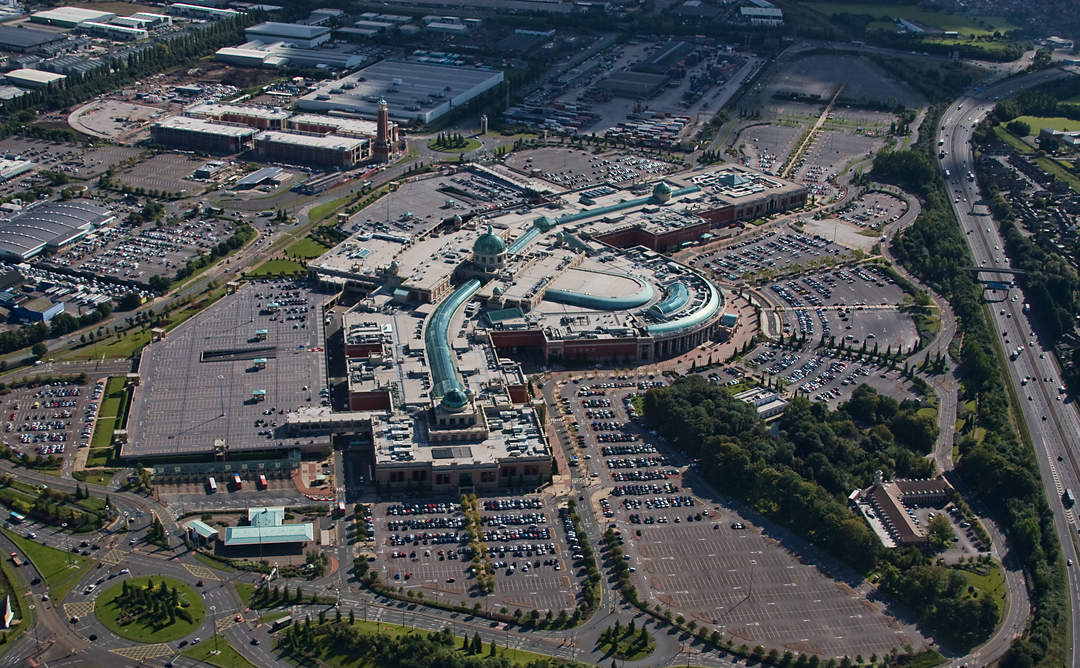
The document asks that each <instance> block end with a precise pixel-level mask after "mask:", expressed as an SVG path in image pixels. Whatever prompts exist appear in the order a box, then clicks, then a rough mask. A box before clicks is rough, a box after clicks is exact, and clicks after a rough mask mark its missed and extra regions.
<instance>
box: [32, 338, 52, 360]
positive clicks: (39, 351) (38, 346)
mask: <svg viewBox="0 0 1080 668" xmlns="http://www.w3.org/2000/svg"><path fill="white" fill-rule="evenodd" d="M30 352H31V353H32V354H33V355H34V357H42V356H43V355H44V354H45V353H47V352H49V347H48V346H47V345H45V342H44V341H38V342H37V343H35V344H34V345H33V346H31V347H30Z"/></svg>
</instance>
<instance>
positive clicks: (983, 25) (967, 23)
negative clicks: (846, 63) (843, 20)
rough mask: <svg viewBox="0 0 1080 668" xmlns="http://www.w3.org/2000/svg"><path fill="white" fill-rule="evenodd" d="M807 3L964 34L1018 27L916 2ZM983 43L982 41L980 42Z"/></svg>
mask: <svg viewBox="0 0 1080 668" xmlns="http://www.w3.org/2000/svg"><path fill="white" fill-rule="evenodd" d="M803 5H804V6H806V7H809V8H810V9H813V10H814V11H816V12H818V13H819V14H823V15H825V16H832V15H833V14H865V15H867V16H872V17H874V18H875V19H878V20H879V21H885V22H887V21H889V20H890V19H907V20H908V21H915V22H916V23H922V24H925V25H928V26H933V27H935V28H938V29H939V30H955V31H956V32H958V33H960V34H961V35H963V36H965V37H966V36H968V35H976V36H979V35H988V34H989V35H992V34H994V31H1000V32H1005V31H1008V30H1016V28H1017V27H1016V26H1014V25H1013V24H1011V23H1009V21H1008V20H1007V19H1005V18H1002V17H1000V16H967V15H964V14H947V13H945V12H937V11H932V10H926V9H920V8H919V7H916V6H914V5H890V4H882V3H876V2H865V3H861V2H855V3H847V2H804V3H803ZM886 26H888V27H890V28H891V24H886V23H872V24H871V25H870V27H872V28H885V27H886ZM981 45H983V44H981Z"/></svg>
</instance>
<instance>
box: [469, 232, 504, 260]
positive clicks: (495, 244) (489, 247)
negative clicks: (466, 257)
mask: <svg viewBox="0 0 1080 668" xmlns="http://www.w3.org/2000/svg"><path fill="white" fill-rule="evenodd" d="M472 249H473V253H475V254H477V255H501V254H502V253H505V252H506V242H505V241H503V240H502V238H501V237H500V236H499V235H497V234H495V232H494V231H493V230H492V228H491V225H488V228H487V232H485V233H484V234H481V235H480V238H479V239H477V240H476V243H474V244H473V247H472Z"/></svg>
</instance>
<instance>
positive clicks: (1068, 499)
mask: <svg viewBox="0 0 1080 668" xmlns="http://www.w3.org/2000/svg"><path fill="white" fill-rule="evenodd" d="M1061 502H1062V503H1064V504H1065V507H1066V508H1072V507H1073V505H1074V504H1075V503H1076V499H1075V498H1073V493H1072V490H1071V489H1068V488H1066V489H1065V493H1064V494H1062V495H1061Z"/></svg>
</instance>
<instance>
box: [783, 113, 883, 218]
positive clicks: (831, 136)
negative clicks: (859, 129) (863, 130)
mask: <svg viewBox="0 0 1080 668" xmlns="http://www.w3.org/2000/svg"><path fill="white" fill-rule="evenodd" d="M884 145H885V140H884V139H883V138H879V137H872V136H867V135H864V134H858V133H855V132H839V131H829V130H821V131H819V132H817V133H816V134H815V135H814V137H813V139H811V141H810V146H809V148H807V150H806V153H805V154H804V155H803V157H801V158H800V159H799V160H798V162H796V163H795V164H794V165H793V166H792V171H791V172H790V173H789V174H788V176H789V177H790V178H791V179H793V180H795V181H797V182H799V183H802V184H804V185H805V186H806V187H807V188H808V189H809V190H810V193H811V194H812V195H814V196H815V197H817V198H818V200H819V201H821V202H823V203H824V202H826V201H830V200H836V199H839V198H840V197H841V196H842V195H843V191H842V190H841V189H840V188H839V187H838V184H836V183H833V182H831V181H830V179H832V178H834V177H837V176H839V175H840V174H841V172H842V171H843V170H844V169H845V168H846V167H847V166H848V163H850V162H852V161H854V160H856V159H860V158H865V157H866V156H867V155H868V154H870V153H872V152H876V151H877V150H878V149H880V148H881V147H882V146H884Z"/></svg>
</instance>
